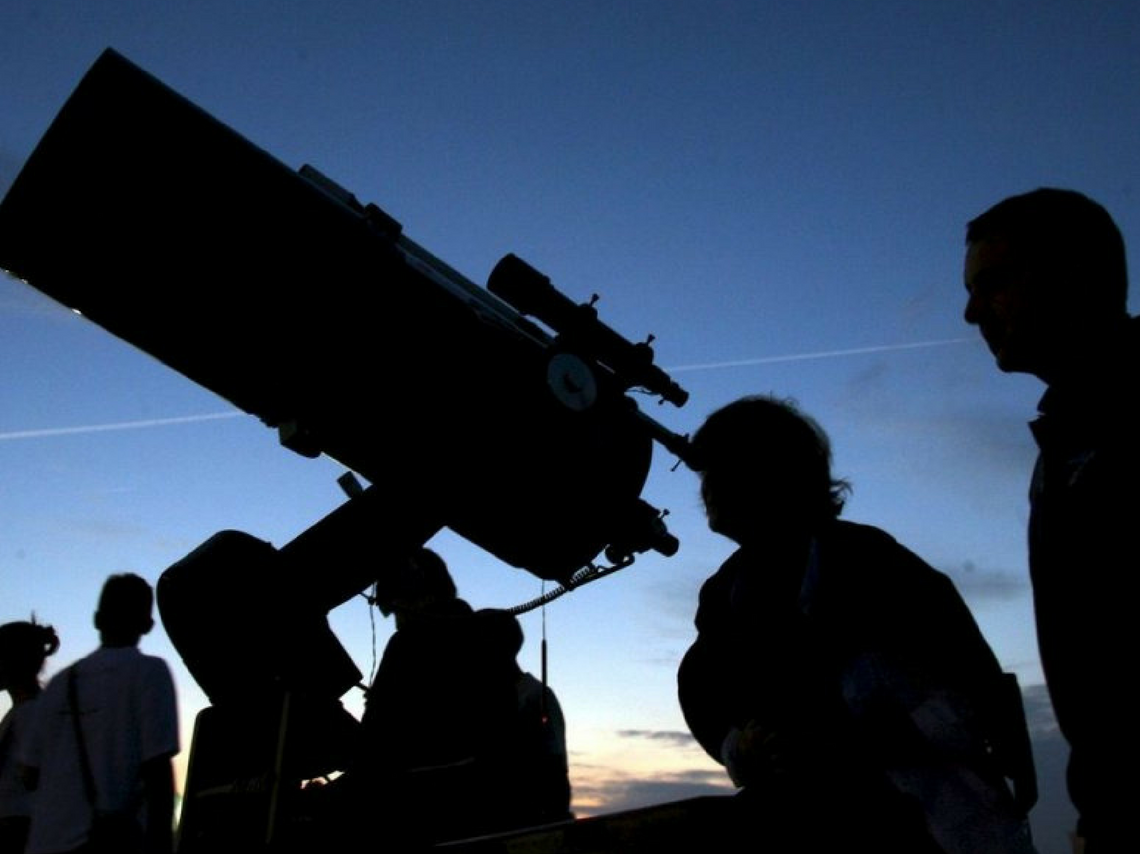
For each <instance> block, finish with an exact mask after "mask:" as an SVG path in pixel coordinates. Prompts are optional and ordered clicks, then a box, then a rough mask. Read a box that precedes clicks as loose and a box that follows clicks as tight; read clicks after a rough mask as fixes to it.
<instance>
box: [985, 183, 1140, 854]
mask: <svg viewBox="0 0 1140 854" xmlns="http://www.w3.org/2000/svg"><path fill="white" fill-rule="evenodd" d="M966 244H967V249H966V260H965V282H966V291H967V293H968V301H967V303H966V312H965V316H966V321H967V323H970V324H973V325H975V326H977V327H978V330H979V331H980V332H981V334H982V337H983V338H984V339H985V341H986V344H987V345H989V348H990V350H991V351H993V354H994V358H995V359H996V361H997V365H998V367H999V368H1000V369H1001V370H1002V371H1007V372H1019V373H1028V374H1032V375H1034V376H1036V377H1038V378H1039V379H1040V380H1041V381H1042V382H1044V383H1045V384H1046V385H1047V386H1048V388H1047V389H1046V391H1045V394H1044V396H1043V397H1042V398H1041V401H1040V403H1039V404H1038V410H1039V415H1038V417H1037V419H1036V420H1035V421H1033V422H1032V423H1031V424H1030V427H1031V429H1032V432H1033V436H1034V438H1035V439H1036V441H1037V445H1038V449H1039V453H1038V457H1037V463H1036V467H1035V468H1034V471H1033V477H1032V481H1031V485H1030V491H1029V500H1030V505H1029V507H1030V515H1029V572H1030V577H1031V579H1032V582H1033V601H1034V611H1035V614H1036V621H1037V642H1038V646H1039V649H1040V654H1041V664H1042V667H1043V669H1044V673H1045V680H1046V683H1047V685H1048V688H1049V695H1050V697H1051V698H1052V701H1053V708H1054V710H1055V712H1056V715H1057V722H1058V724H1059V725H1060V728H1061V732H1062V733H1063V734H1064V736H1065V738H1066V739H1067V740H1068V742H1069V746H1070V748H1071V754H1070V759H1069V769H1068V784H1069V794H1070V797H1071V798H1072V801H1073V804H1074V805H1075V806H1076V808H1077V810H1078V813H1079V815H1080V819H1079V825H1078V833H1079V834H1080V835H1081V836H1083V837H1085V839H1086V841H1087V851H1088V852H1089V854H1104V852H1115V851H1126V850H1132V846H1134V845H1136V841H1135V838H1136V829H1135V807H1136V804H1137V803H1138V802H1140V783H1138V782H1137V777H1136V771H1135V769H1136V766H1137V760H1138V759H1140V749H1138V748H1137V740H1136V735H1135V720H1134V717H1135V716H1134V714H1133V712H1132V701H1131V699H1130V697H1131V686H1130V682H1131V674H1132V673H1133V671H1134V669H1135V653H1136V650H1137V639H1138V637H1140V630H1138V628H1137V626H1138V625H1140V623H1138V622H1137V614H1136V607H1135V601H1134V598H1133V597H1132V596H1131V594H1130V593H1128V592H1127V591H1128V590H1130V589H1131V580H1132V579H1131V575H1132V573H1133V572H1135V571H1136V570H1137V569H1138V568H1140V560H1138V546H1137V540H1136V525H1137V522H1138V520H1140V490H1138V485H1140V327H1138V325H1137V321H1136V320H1135V319H1134V318H1130V317H1129V316H1128V312H1127V294H1128V275H1127V267H1126V261H1125V249H1124V241H1123V239H1122V237H1121V235H1120V231H1119V229H1118V228H1117V227H1116V224H1115V223H1114V222H1113V221H1112V218H1111V216H1109V214H1108V212H1107V211H1105V209H1104V208H1103V207H1101V206H1100V205H1099V204H1097V203H1096V202H1094V201H1092V200H1091V199H1089V198H1087V197H1086V196H1084V195H1081V194H1080V193H1076V192H1073V191H1070V190H1057V189H1048V188H1046V189H1040V190H1035V191H1033V192H1030V193H1026V194H1023V195H1018V196H1013V197H1010V198H1008V199H1005V200H1004V201H1002V202H999V203H998V204H996V205H995V206H993V207H992V208H990V209H989V210H987V211H986V212H985V213H983V214H981V215H980V216H979V217H977V218H976V219H974V220H973V221H971V222H970V223H969V225H968V226H967V231H966Z"/></svg>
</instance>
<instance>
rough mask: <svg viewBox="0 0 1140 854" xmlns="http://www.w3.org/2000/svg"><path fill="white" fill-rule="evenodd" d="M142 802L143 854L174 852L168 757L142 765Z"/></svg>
mask: <svg viewBox="0 0 1140 854" xmlns="http://www.w3.org/2000/svg"><path fill="white" fill-rule="evenodd" d="M139 774H140V776H141V778H142V787H143V800H144V801H145V803H146V816H147V820H146V833H145V836H144V837H143V851H144V852H145V854H170V852H171V851H173V850H174V765H173V763H172V762H171V761H170V757H169V756H156V757H155V758H153V759H148V760H147V761H146V762H144V763H143V764H142V768H141V769H140V772H139Z"/></svg>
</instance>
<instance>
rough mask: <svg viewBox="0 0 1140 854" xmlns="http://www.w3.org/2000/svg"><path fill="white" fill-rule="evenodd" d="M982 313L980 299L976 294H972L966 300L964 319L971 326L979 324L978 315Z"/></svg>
mask: <svg viewBox="0 0 1140 854" xmlns="http://www.w3.org/2000/svg"><path fill="white" fill-rule="evenodd" d="M980 311H981V306H980V305H979V304H978V298H977V296H975V295H974V294H972V293H971V294H970V295H969V296H968V297H967V298H966V308H965V310H964V311H963V312H962V317H963V318H964V319H965V321H966V322H967V323H969V324H970V325H971V326H973V325H975V324H977V322H978V313H979V312H980Z"/></svg>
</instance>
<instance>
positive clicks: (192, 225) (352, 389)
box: [0, 49, 687, 765]
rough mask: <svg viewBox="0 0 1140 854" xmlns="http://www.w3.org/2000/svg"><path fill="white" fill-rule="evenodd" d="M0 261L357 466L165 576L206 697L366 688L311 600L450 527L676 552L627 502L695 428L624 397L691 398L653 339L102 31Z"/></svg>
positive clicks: (515, 561) (29, 165) (513, 543)
mask: <svg viewBox="0 0 1140 854" xmlns="http://www.w3.org/2000/svg"><path fill="white" fill-rule="evenodd" d="M0 268H3V269H5V270H7V271H9V272H10V273H11V274H12V275H14V276H16V277H18V278H20V279H22V280H24V281H26V282H27V283H29V284H30V285H31V286H32V287H34V288H37V289H38V290H40V291H42V292H44V293H45V294H47V295H48V296H50V297H52V298H54V299H55V300H57V301H58V302H60V303H62V304H63V305H65V306H67V307H69V308H71V309H73V310H75V311H77V312H79V313H80V314H82V315H83V316H84V317H85V318H87V319H88V320H90V321H91V322H93V323H95V324H98V325H99V326H101V327H103V328H104V329H106V330H107V331H108V332H109V333H111V334H113V335H115V336H117V337H119V338H121V339H123V340H125V341H127V342H129V343H131V344H133V345H134V346H136V347H138V348H139V349H141V350H142V351H144V352H146V353H148V354H150V355H151V356H153V357H154V358H156V359H158V360H160V361H161V362H162V363H164V364H166V365H167V366H169V367H170V368H172V369H173V370H175V371H177V372H179V373H181V374H183V375H184V376H186V377H188V378H189V379H190V380H192V381H194V382H196V383H198V384H200V385H202V386H204V387H205V388H207V389H210V390H211V391H213V392H215V393H216V394H218V395H219V396H221V397H222V398H224V399H225V400H227V401H229V402H230V403H232V404H233V405H234V406H235V407H237V408H239V409H240V410H242V411H244V412H246V413H248V414H250V415H253V416H256V417H257V418H258V419H260V420H261V421H262V422H263V423H264V424H265V425H266V426H267V428H269V429H271V430H273V431H276V434H277V438H278V440H279V441H280V442H281V444H282V445H284V447H286V448H287V449H289V450H291V451H293V452H296V453H298V454H301V455H303V456H306V457H317V456H320V455H322V454H323V455H326V456H327V457H329V458H331V459H334V460H336V461H337V462H339V463H340V464H342V465H343V466H344V467H345V468H347V469H348V470H350V471H351V472H354V473H356V474H357V475H359V476H360V477H362V478H364V479H365V480H366V481H367V482H368V485H367V487H366V488H363V489H362V490H360V491H359V494H355V495H354V496H353V497H349V498H348V499H347V500H346V501H345V502H344V504H343V505H341V506H340V507H338V508H337V509H336V510H334V511H333V512H332V513H330V514H329V515H328V516H326V517H325V518H323V519H320V520H317V521H316V522H315V523H314V524H313V525H312V526H311V527H310V528H309V529H307V530H305V531H303V532H301V533H300V534H298V536H297V537H296V538H295V539H294V540H292V541H290V542H289V543H286V544H284V545H282V546H280V547H274V546H271V545H270V544H268V543H263V542H262V541H261V540H259V539H258V538H257V537H256V535H255V534H252V533H245V532H238V531H222V532H218V534H216V535H215V536H214V537H211V538H210V539H208V540H207V541H206V542H204V543H203V544H202V545H201V546H199V547H198V548H197V549H195V550H194V551H192V552H191V553H190V554H188V555H187V556H186V557H185V558H183V559H182V560H180V561H178V562H176V563H175V564H173V565H172V566H171V567H169V568H168V569H167V570H166V571H165V572H164V573H163V574H162V576H161V578H160V580H159V583H158V585H157V594H158V604H159V610H160V614H161V616H162V619H163V622H164V625H165V627H166V629H167V633H168V635H169V636H170V638H171V640H172V642H173V643H174V645H175V647H176V648H177V649H178V651H179V653H180V654H181V655H182V657H183V659H184V661H185V663H186V665H187V668H188V669H189V670H190V672H191V674H192V675H193V676H194V678H195V679H196V680H197V681H198V682H199V683H200V684H201V685H202V687H203V689H204V690H205V691H206V693H207V695H208V696H209V698H210V700H211V702H213V703H215V704H219V705H226V704H227V703H232V702H233V701H234V700H235V698H237V697H245V696H248V695H249V694H250V692H251V690H252V689H251V684H252V685H254V686H259V690H260V689H264V690H265V691H269V690H270V688H271V687H272V686H277V687H281V686H284V689H285V690H287V691H288V690H292V691H299V692H307V693H310V694H317V695H319V696H321V697H325V698H336V697H339V696H340V695H341V694H343V693H344V691H346V690H347V689H348V688H350V687H351V686H352V685H353V684H356V683H357V682H358V681H359V680H360V674H359V672H358V671H357V670H356V668H355V667H354V665H353V664H352V662H351V660H349V659H348V657H347V655H346V654H345V653H344V651H343V649H342V648H341V647H340V645H339V643H338V642H337V640H336V639H335V638H334V637H333V636H332V634H331V632H330V631H329V629H328V624H327V620H326V615H327V612H328V611H329V610H330V609H332V608H334V607H336V606H337V605H339V604H341V603H342V602H344V601H347V600H348V599H349V598H350V597H352V596H354V595H357V594H358V593H360V592H361V591H363V590H365V589H367V588H369V587H370V586H372V585H374V584H378V585H380V586H383V584H384V583H385V579H384V567H385V562H386V561H390V560H391V559H392V557H393V556H398V555H402V554H407V553H409V552H410V551H411V550H412V549H414V548H416V547H419V546H421V545H423V544H424V543H425V542H427V541H428V540H429V539H430V538H431V537H432V536H434V534H435V533H436V532H438V531H439V530H441V529H442V528H445V527H446V528H448V529H450V530H452V531H454V532H455V533H457V534H459V535H460V536H462V537H464V538H465V539H467V540H469V541H471V542H472V543H474V544H476V545H477V546H479V547H481V548H483V549H485V550H486V551H488V552H489V553H491V554H492V555H494V556H496V557H497V558H499V559H500V560H502V561H503V562H505V563H506V564H508V565H509V566H512V567H515V568H518V569H521V570H524V571H526V572H529V573H531V574H533V575H535V576H538V577H540V578H543V579H550V580H555V581H558V582H561V583H563V584H565V585H573V584H574V583H575V579H576V578H577V577H578V576H577V575H576V573H578V572H579V571H580V570H581V569H582V568H583V567H587V566H591V565H593V563H594V562H595V561H596V560H597V559H598V557H599V555H603V554H604V556H605V559H606V560H608V561H610V562H612V563H614V564H615V565H624V564H627V563H629V562H631V561H632V560H633V559H634V556H635V555H637V554H640V553H642V552H646V551H651V550H652V551H656V552H658V553H660V554H662V555H666V556H668V555H671V554H673V553H674V552H675V551H676V550H677V547H678V544H677V541H676V539H675V538H674V537H672V535H670V534H669V532H668V530H667V529H666V527H665V525H664V522H663V514H662V513H661V512H660V511H658V510H657V509H656V508H654V507H653V506H652V505H650V504H648V503H647V502H646V501H645V500H643V499H642V498H641V491H642V489H643V487H644V484H645V482H646V479H647V476H648V472H649V468H650V462H651V458H652V452H653V448H654V445H655V444H660V445H661V446H663V447H664V448H665V449H666V450H668V451H670V452H672V453H675V454H677V455H679V456H682V455H683V454H684V453H685V451H686V448H687V443H686V440H685V438H684V437H682V436H678V435H676V434H674V433H671V432H670V431H669V430H667V429H665V428H664V427H663V426H661V425H660V424H659V423H657V422H656V421H655V420H653V419H652V418H650V417H648V416H647V415H645V414H644V413H643V412H642V411H641V410H640V408H639V407H638V405H637V403H636V402H635V401H634V399H633V398H632V397H631V396H630V392H632V391H634V390H636V391H638V392H639V393H644V394H646V395H648V396H650V397H657V398H659V399H660V401H662V402H668V403H669V404H671V405H674V406H681V405H683V404H684V403H685V400H686V398H687V393H686V392H685V391H684V389H682V388H681V387H680V386H679V385H678V384H677V383H675V382H674V381H673V380H672V379H671V378H670V377H669V376H668V375H667V374H666V373H665V372H664V371H662V370H661V369H660V368H658V367H657V366H656V365H655V364H654V362H653V359H654V354H653V350H652V347H651V346H650V344H651V341H652V338H647V339H646V340H644V341H641V342H637V343H634V342H632V341H630V340H629V339H627V338H625V337H623V336H622V335H621V334H619V333H618V332H616V331H615V330H613V329H612V328H610V327H609V326H607V325H606V324H604V323H603V322H602V321H601V320H600V319H599V317H598V314H597V311H596V307H595V306H594V304H593V302H585V303H575V302H574V301H572V300H570V299H569V298H567V297H566V296H564V295H563V294H562V293H561V292H559V291H558V289H557V288H556V287H555V286H554V285H553V284H552V283H551V282H550V280H549V279H548V278H547V277H546V276H544V275H543V274H542V273H541V272H539V271H538V270H537V269H535V268H534V267H532V266H531V265H530V264H528V263H527V262H525V261H523V260H522V259H520V258H518V257H516V256H515V255H507V256H506V257H504V258H503V259H502V260H501V261H500V262H499V263H498V264H497V265H496V266H495V268H494V269H493V271H492V272H491V273H490V275H489V277H488V279H487V286H486V287H480V286H478V285H476V284H475V283H473V282H472V281H470V280H468V279H467V278H465V277H464V276H463V275H462V274H460V273H459V272H457V271H456V270H455V269H453V268H452V267H450V266H449V265H448V264H446V263H444V262H443V261H441V260H440V259H438V258H437V257H435V256H434V255H432V254H431V253H430V252H428V251H427V250H425V249H424V248H423V247H421V246H420V245H418V244H416V243H415V242H414V241H412V240H410V239H409V238H408V237H407V236H406V235H405V234H404V230H403V227H402V225H401V223H400V222H399V221H398V220H397V219H396V218H395V217H393V216H392V215H390V214H389V213H387V212H385V211H384V210H382V209H381V208H379V207H378V206H376V205H375V204H364V203H361V202H360V201H358V199H357V198H356V196H355V195H354V194H353V193H352V192H350V191H349V190H347V189H345V188H344V187H341V186H340V185H339V184H337V183H336V182H335V181H334V180H333V179H331V178H329V177H328V176H326V175H325V174H323V173H322V172H320V171H319V170H317V169H315V168H313V167H311V166H309V165H305V166H302V167H301V168H299V169H292V168H290V167H288V166H286V165H284V164H282V163H281V162H280V161H278V160H276V159H275V158H274V157H272V156H271V155H269V154H268V153H267V152H265V151H263V150H261V149H260V148H258V147H257V146H256V145H254V144H253V143H251V142H250V141H248V140H247V139H245V138H244V137H242V136H241V135H240V134H238V133H237V132H236V131H234V130H232V129H231V128H229V127H227V126H226V125H224V124H222V123H221V122H219V121H218V120H216V119H214V118H213V117H212V116H210V115H209V114H207V113H206V112H205V111H203V110H202V109H200V108H199V107H197V106H196V105H194V104H192V103H191V102H190V101H188V100H187V99H186V98H184V97H182V96H181V95H179V94H178V93H177V92H175V91H173V90H172V89H170V88H169V87H167V86H166V85H165V84H163V83H162V82H160V81H159V80H157V79H156V78H154V77H152V76H151V75H150V74H148V73H147V72H145V71H143V70H142V69H141V68H139V67H137V66H136V65H134V64H133V63H131V62H130V61H129V60H127V59H126V58H125V57H123V56H122V55H120V54H119V53H117V52H116V51H114V50H112V49H108V50H106V51H105V52H104V53H103V54H102V55H101V56H100V57H99V58H98V59H97V61H96V62H95V63H94V64H93V66H92V67H91V68H90V70H89V71H88V72H87V74H86V75H85V76H84V77H83V79H82V80H81V82H80V83H79V85H78V86H77V88H76V89H75V91H74V92H73V94H72V95H71V96H70V97H69V98H68V100H67V102H66V103H65V104H64V106H63V107H62V109H61V110H60V112H59V113H58V115H57V116H56V118H55V119H54V121H53V122H52V123H51V126H50V127H49V128H48V130H47V131H46V133H45V134H44V136H43V137H42V139H41V141H40V142H39V143H38V145H37V146H36V148H35V150H34V151H33V153H32V154H31V155H30V157H29V158H28V160H27V162H26V164H25V165H24V167H23V168H22V170H21V171H20V173H19V175H18V176H17V178H16V180H15V181H14V183H13V184H12V186H11V188H10V190H9V191H8V193H7V194H6V196H5V198H4V199H3V201H2V202H0ZM267 591H271V594H270V595H267ZM247 646H248V647H249V648H250V650H252V651H250V652H248V653H246V654H245V655H242V654H240V652H239V653H237V654H235V650H238V651H240V650H242V649H243V648H245V647H247ZM253 671H256V672H253ZM317 764H318V765H319V764H320V763H319V762H318V763H317Z"/></svg>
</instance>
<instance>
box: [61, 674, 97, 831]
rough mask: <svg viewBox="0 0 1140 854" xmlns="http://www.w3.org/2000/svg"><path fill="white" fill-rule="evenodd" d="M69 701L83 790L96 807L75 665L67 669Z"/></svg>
mask: <svg viewBox="0 0 1140 854" xmlns="http://www.w3.org/2000/svg"><path fill="white" fill-rule="evenodd" d="M67 702H68V704H69V705H70V706H71V721H72V723H73V724H74V725H75V743H76V744H77V745H78V746H79V768H80V770H81V771H82V772H83V791H84V792H86V793H87V802H88V803H89V804H90V805H91V809H95V778H94V776H92V774H91V762H90V760H89V759H88V758H87V744H86V742H85V741H84V739H83V726H82V724H80V722H79V697H78V692H77V691H76V688H75V667H74V666H72V667H71V669H69V670H68V671H67Z"/></svg>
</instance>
